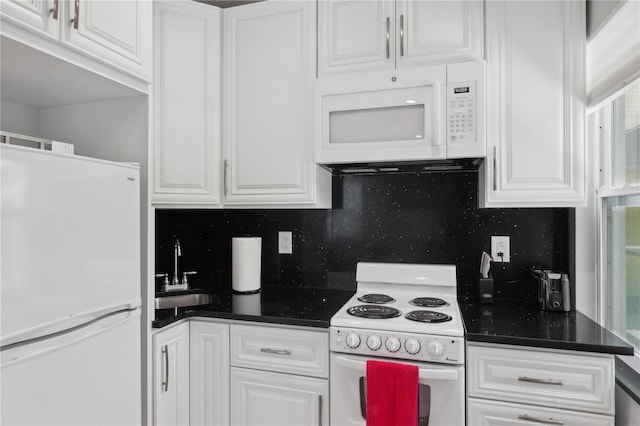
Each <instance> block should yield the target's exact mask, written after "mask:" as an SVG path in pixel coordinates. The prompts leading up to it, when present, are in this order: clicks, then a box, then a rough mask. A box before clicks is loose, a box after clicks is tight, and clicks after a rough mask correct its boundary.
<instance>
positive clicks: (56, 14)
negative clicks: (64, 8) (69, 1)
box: [49, 0, 59, 21]
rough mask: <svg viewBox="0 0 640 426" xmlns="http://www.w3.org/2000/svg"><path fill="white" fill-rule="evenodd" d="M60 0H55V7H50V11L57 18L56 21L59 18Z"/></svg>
mask: <svg viewBox="0 0 640 426" xmlns="http://www.w3.org/2000/svg"><path fill="white" fill-rule="evenodd" d="M58 2H59V0H53V7H52V8H51V9H49V13H51V14H52V18H53V19H55V20H56V21H57V20H58V10H59V8H58V6H59V5H58Z"/></svg>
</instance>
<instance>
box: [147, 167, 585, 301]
mask: <svg viewBox="0 0 640 426" xmlns="http://www.w3.org/2000/svg"><path fill="white" fill-rule="evenodd" d="M333 186H334V190H333V193H334V195H333V198H334V200H333V206H334V207H333V209H332V210H229V209H224V210H158V211H157V213H156V271H157V272H171V271H172V268H173V260H172V256H173V241H174V239H175V238H176V237H178V238H180V241H181V245H182V253H183V257H182V258H181V267H180V270H181V271H182V270H197V271H198V276H197V277H196V278H194V280H193V282H194V284H195V285H198V286H200V287H212V288H215V287H217V286H224V287H230V286H231V284H230V282H231V238H232V237H233V236H259V237H262V254H263V256H262V257H263V263H262V285H263V286H273V285H286V286H309V287H335V288H347V289H348V288H354V287H355V281H354V277H355V266H356V263H357V262H359V261H373V262H412V263H452V264H455V265H457V271H458V296H460V297H467V296H469V297H476V293H477V273H478V268H479V262H480V255H481V253H482V250H486V251H487V252H489V251H490V237H491V235H509V236H511V263H509V264H505V267H504V268H502V267H501V266H500V264H496V266H494V268H493V269H494V277H495V278H496V292H497V293H496V297H502V298H507V299H513V298H515V299H517V298H520V297H521V296H522V295H523V293H524V291H525V287H524V284H523V283H522V282H521V281H520V278H521V276H522V275H523V270H525V269H526V268H527V267H529V266H531V265H534V264H535V265H541V266H545V267H552V268H555V269H559V270H564V271H567V270H568V269H569V266H570V256H571V255H572V253H573V248H571V247H570V246H569V226H570V225H569V224H570V213H571V210H570V209H550V208H549V209H547V208H545V209H479V208H478V207H477V206H478V199H477V192H478V190H477V188H478V173H477V172H457V173H455V172H448V173H425V174H388V175H379V176H344V177H334V178H333ZM278 231H293V254H292V255H279V254H278V251H277V235H278Z"/></svg>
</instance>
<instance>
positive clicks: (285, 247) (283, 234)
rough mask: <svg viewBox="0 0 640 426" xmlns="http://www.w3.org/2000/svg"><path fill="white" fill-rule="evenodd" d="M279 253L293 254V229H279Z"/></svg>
mask: <svg viewBox="0 0 640 426" xmlns="http://www.w3.org/2000/svg"><path fill="white" fill-rule="evenodd" d="M278 254H293V235H292V232H291V231H278Z"/></svg>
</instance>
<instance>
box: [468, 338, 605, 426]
mask: <svg viewBox="0 0 640 426" xmlns="http://www.w3.org/2000/svg"><path fill="white" fill-rule="evenodd" d="M614 384H615V371H614V359H613V355H609V354H599V353H587V352H578V351H562V350H552V349H539V348H528V347H524V346H522V347H516V346H510V345H489V344H475V343H469V344H468V345H467V394H468V398H467V405H468V407H467V423H468V424H469V425H470V426H473V425H505V424H534V423H544V424H552V425H565V426H569V425H576V426H577V425H587V426H590V425H613V424H614V420H615V419H614V415H615V406H614V389H615V388H614Z"/></svg>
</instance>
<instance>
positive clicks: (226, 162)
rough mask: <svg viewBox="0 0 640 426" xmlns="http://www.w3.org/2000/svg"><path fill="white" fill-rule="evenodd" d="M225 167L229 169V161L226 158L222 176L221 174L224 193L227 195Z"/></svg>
mask: <svg viewBox="0 0 640 426" xmlns="http://www.w3.org/2000/svg"><path fill="white" fill-rule="evenodd" d="M227 169H229V162H228V161H227V160H224V176H223V181H224V182H223V185H224V195H227Z"/></svg>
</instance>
